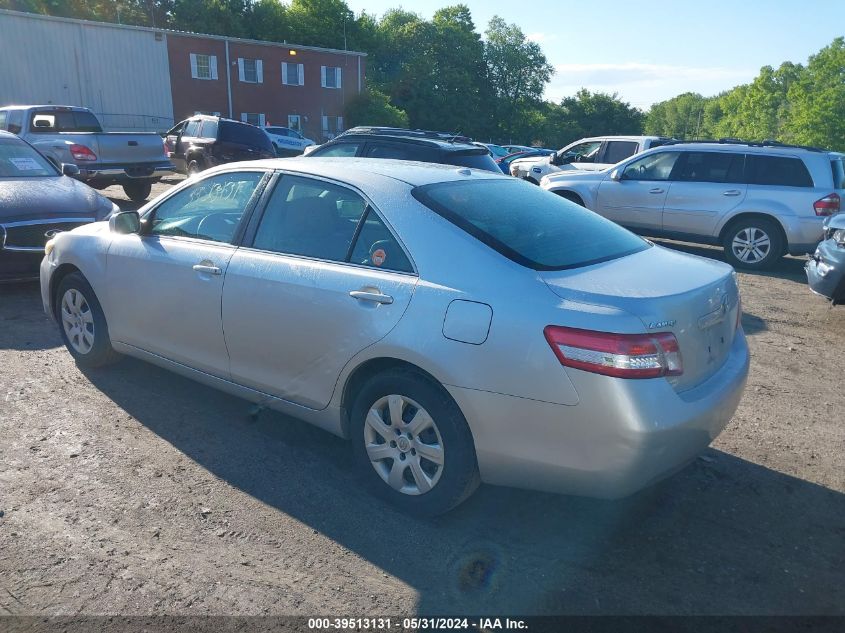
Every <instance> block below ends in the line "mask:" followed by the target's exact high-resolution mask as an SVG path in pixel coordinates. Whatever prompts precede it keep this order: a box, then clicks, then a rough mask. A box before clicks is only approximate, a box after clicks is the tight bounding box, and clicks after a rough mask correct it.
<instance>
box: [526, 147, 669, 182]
mask: <svg viewBox="0 0 845 633" xmlns="http://www.w3.org/2000/svg"><path fill="white" fill-rule="evenodd" d="M671 140H674V139H671V138H668V137H665V136H595V137H592V138H582V139H581V140H579V141H575V142H574V143H570V144H569V145H567V146H566V147H564V148H563V149H560V150H558V151H557V152H555V153H554V154H551V155H550V156H540V157H532V158H522V159H519V158H518V159H516V160H515V161H513V162H512V163H511V166H510V174H511V176H515V177H517V178H522V179H523V180H528V181H529V182H533V183H534V184H535V185H537V184H539V183H540V179H541V178H542V177H543V176H547V175H548V174H553V173H555V172H558V171H565V170H568V169H581V170H584V171H600V170H602V169H607V168H608V167H610V166H611V165H615V164H616V163H618V162H619V161H621V160H625V159H626V158H628V157H630V156H633V155H634V154H639V153H640V152H644V151H645V150H647V149H651V148H652V147H658V146H660V145H664V144H666V143H668V142H669V141H671Z"/></svg>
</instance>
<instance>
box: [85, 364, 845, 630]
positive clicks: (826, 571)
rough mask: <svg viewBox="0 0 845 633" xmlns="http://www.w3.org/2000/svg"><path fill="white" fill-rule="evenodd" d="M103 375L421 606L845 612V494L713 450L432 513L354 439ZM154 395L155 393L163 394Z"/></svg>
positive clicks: (159, 377)
mask: <svg viewBox="0 0 845 633" xmlns="http://www.w3.org/2000/svg"><path fill="white" fill-rule="evenodd" d="M89 378H90V380H91V381H92V382H93V384H94V385H95V386H96V387H98V388H99V389H100V390H101V391H102V392H103V393H105V394H106V395H107V396H108V397H109V398H111V399H112V400H114V401H115V402H116V403H117V404H118V405H119V406H121V407H122V408H123V409H125V410H126V411H127V412H128V413H129V414H131V415H132V416H134V417H135V418H136V419H137V420H138V421H139V422H141V423H142V424H144V425H145V426H146V427H147V428H148V429H150V430H151V431H152V432H154V433H156V434H157V435H159V436H160V437H162V438H163V439H165V440H166V441H168V442H169V443H171V444H172V445H173V446H174V447H175V448H177V449H178V450H179V451H182V452H184V454H186V455H187V456H189V457H190V458H191V459H193V460H195V461H196V462H197V463H198V464H200V465H201V466H202V467H204V468H206V469H207V470H208V471H209V472H211V473H212V474H213V475H215V476H216V477H219V478H221V479H223V480H225V481H226V482H228V483H229V484H231V485H232V486H234V487H236V488H238V489H240V490H242V491H243V492H245V493H247V494H249V495H252V496H253V497H255V498H257V499H259V500H260V501H262V502H263V503H265V504H268V505H269V506H271V507H273V508H275V509H277V510H278V511H279V512H282V513H285V514H287V515H291V516H293V517H295V518H296V519H298V520H299V521H301V522H303V523H304V524H306V525H307V526H310V527H311V528H313V529H314V530H318V531H319V532H321V533H323V534H325V535H327V536H328V537H330V538H332V539H333V540H335V541H336V542H337V543H338V544H340V545H341V546H343V547H345V548H347V549H349V550H351V551H352V552H354V553H355V554H357V555H359V556H361V557H363V558H365V559H367V560H369V561H370V562H372V563H373V564H375V565H377V566H378V567H380V568H382V569H383V570H385V572H387V573H389V574H391V575H393V576H396V577H398V578H400V579H401V580H403V581H404V582H405V583H407V584H408V585H409V586H410V587H412V588H413V589H414V590H415V591H416V592H417V593H418V595H419V600H418V609H419V611H420V612H421V613H428V614H431V613H452V614H454V613H459V612H464V613H465V612H470V613H495V614H502V613H511V614H526V615H528V614H538V613H574V614H597V613H603V614H612V613H617V614H626V613H652V614H654V613H661V614H676V613H681V614H689V613H715V614H762V613H769V614H778V613H789V614H824V613H827V614H834V613H836V614H845V600H844V599H843V589H842V588H843V586H845V583H843V569H845V546H843V543H845V495H842V494H839V493H837V492H834V491H831V490H829V489H826V488H823V487H820V486H817V485H814V484H811V483H808V482H806V481H802V480H799V479H796V478H793V477H789V476H786V475H783V474H780V473H777V472H775V471H772V470H769V469H767V468H764V467H762V466H758V465H755V464H753V463H749V462H747V461H744V460H742V459H738V458H736V457H733V456H731V455H728V454H726V453H722V452H719V451H716V450H709V451H707V453H706V454H705V455H704V456H703V457H702V458H699V459H698V460H696V461H695V463H694V464H692V465H691V466H690V467H688V468H687V469H686V470H684V471H682V472H681V473H679V474H678V475H676V476H674V477H673V478H671V479H670V480H668V481H665V482H663V483H661V484H659V485H657V486H655V487H652V488H650V489H648V490H646V491H644V492H641V493H639V494H638V495H635V496H634V497H631V498H629V499H625V500H622V501H616V502H608V501H596V500H589V499H583V498H575V497H562V496H555V495H548V494H539V493H533V492H527V491H519V490H512V489H504V488H495V487H490V486H484V487H482V488H481V489H480V490H479V492H478V493H477V494H476V495H475V496H474V497H473V498H471V499H470V500H469V501H468V502H467V503H465V504H464V505H462V506H461V507H459V508H458V509H457V510H455V511H453V512H452V513H451V514H449V515H446V516H444V517H440V518H438V519H434V520H427V521H424V520H417V519H414V518H410V517H408V516H405V515H403V514H401V513H398V512H396V511H394V510H393V509H392V508H390V507H389V506H386V505H384V504H383V503H382V502H380V501H378V500H376V499H375V498H373V497H371V496H370V495H369V494H367V493H366V492H364V491H363V490H362V489H361V487H360V486H359V484H358V480H357V478H356V477H355V475H354V473H353V467H352V462H351V459H350V454H349V450H348V445H347V443H346V442H344V441H342V440H340V439H338V438H336V437H334V436H331V435H328V434H326V433H324V432H322V431H319V430H317V429H316V428H313V427H311V426H309V425H307V424H305V423H302V422H299V421H297V420H293V419H291V418H288V417H285V416H282V415H280V414H276V413H273V412H264V413H263V414H262V415H261V417H260V418H259V420H258V421H255V422H250V421H249V418H248V416H247V410H248V404H247V403H246V402H244V401H242V400H239V399H237V398H233V397H229V396H227V395H225V394H222V393H220V392H217V391H214V390H212V389H209V388H206V387H204V386H201V385H198V384H196V383H194V382H192V381H189V380H187V379H184V378H181V377H178V376H175V375H174V374H171V373H169V372H166V371H164V370H161V369H157V368H154V367H152V366H150V365H147V364H145V363H142V362H140V361H135V360H131V359H127V360H124V361H123V362H121V363H120V364H118V365H116V366H114V367H112V368H109V369H108V370H107V371H100V372H95V373H89ZM153 395H155V397H152V396H153Z"/></svg>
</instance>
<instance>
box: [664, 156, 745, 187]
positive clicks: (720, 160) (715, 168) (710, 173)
mask: <svg viewBox="0 0 845 633" xmlns="http://www.w3.org/2000/svg"><path fill="white" fill-rule="evenodd" d="M680 160H681V162H680V164H679V165H678V167H677V175H676V176H673V178H674V179H675V180H681V181H683V182H733V183H738V182H742V181H743V169H744V165H745V154H741V153H739V152H683V153H682V154H681V159H680Z"/></svg>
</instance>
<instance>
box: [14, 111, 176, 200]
mask: <svg viewBox="0 0 845 633" xmlns="http://www.w3.org/2000/svg"><path fill="white" fill-rule="evenodd" d="M0 130H6V131H8V132H12V133H13V134H17V135H18V136H20V137H21V138H22V139H24V140H25V141H27V142H29V143H30V144H31V145H32V146H33V147H35V148H36V149H37V150H38V151H39V152H41V153H42V154H43V155H44V156H46V157H47V158H48V159H49V160H50V161H51V162H52V163H53V164H54V165H55V166H56V167H59V165H62V164H68V165H76V166H77V167H78V168H79V173H78V174H77V175H76V176H75V177H76V178H78V179H79V180H82V181H83V182H85V183H87V184H88V185H90V186H92V187H94V188H95V189H105V188H106V187H109V186H111V185H115V184H117V185H121V186H122V187H123V191H124V192H125V193H126V195H127V196H128V197H129V198H130V199H131V200H135V201H136V202H143V201H144V200H146V199H147V197H149V195H150V191H151V189H152V186H153V183H155V182H158V181H159V180H161V178H162V177H163V176H167V175H169V174H172V173H173V165H172V164H171V163H170V161H169V160H168V158H167V155H166V153H165V149H164V145H163V144H162V141H161V137H160V136H159V135H158V134H156V133H154V132H103V128H102V126H101V125H100V122H99V120H97V117H96V116H95V115H94V113H93V112H91V110H89V109H88V108H79V107H75V106H60V105H41V106H6V107H3V108H0Z"/></svg>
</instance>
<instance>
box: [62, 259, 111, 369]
mask: <svg viewBox="0 0 845 633" xmlns="http://www.w3.org/2000/svg"><path fill="white" fill-rule="evenodd" d="M54 296H55V299H54V306H55V310H56V320H57V321H58V322H59V328H60V331H61V335H62V340H63V341H64V343H65V345H66V346H67V349H68V351H69V352H70V354H71V356H73V358H74V360H76V362H77V363H78V364H79V365H80V366H82V367H101V366H102V365H108V364H109V363H113V362H115V361H116V360H118V359H119V358H120V355H119V354H118V353H117V352H115V351H114V348H113V347H112V346H111V339H110V337H109V327H108V325H107V324H106V317H105V315H104V314H103V308H102V307H101V306H100V302H99V301H98V300H97V295H96V294H94V289H93V288H91V284H89V283H88V280H87V279H85V277H83V276H82V274H81V273H78V272H75V273H71V274H69V275H67V276H66V277H64V278H62V280H61V281H60V282H59V284H58V287H57V288H56V294H55V295H54Z"/></svg>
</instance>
